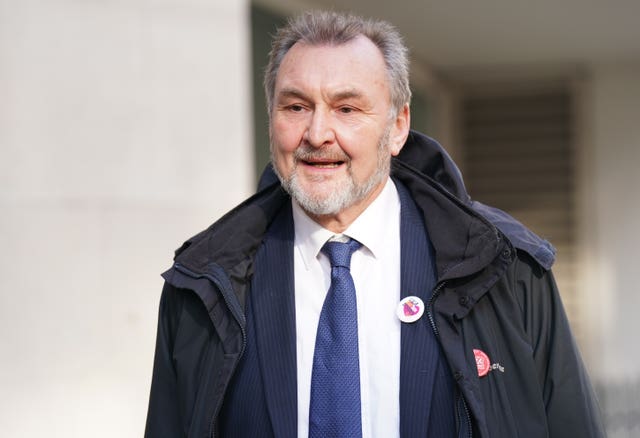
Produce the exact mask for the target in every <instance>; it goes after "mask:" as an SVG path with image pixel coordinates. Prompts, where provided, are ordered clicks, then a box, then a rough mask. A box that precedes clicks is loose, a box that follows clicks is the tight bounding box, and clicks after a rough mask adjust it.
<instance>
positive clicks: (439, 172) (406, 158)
mask: <svg viewBox="0 0 640 438" xmlns="http://www.w3.org/2000/svg"><path fill="white" fill-rule="evenodd" d="M396 159H397V160H398V161H401V162H402V163H404V164H406V165H407V166H408V167H410V168H413V169H415V170H417V171H418V172H420V173H422V174H424V175H425V176H427V177H428V178H430V179H431V180H432V181H434V182H436V183H437V184H438V185H440V186H441V187H442V188H444V189H445V190H446V191H447V192H448V193H450V194H451V195H453V196H455V197H456V198H457V199H458V200H459V201H460V202H462V203H463V204H464V205H466V206H468V207H470V208H471V209H473V210H474V211H476V212H477V213H479V214H480V215H481V216H483V217H484V218H485V219H487V220H488V221H489V222H491V223H492V224H493V225H494V226H496V227H497V228H498V229H499V230H500V231H501V232H502V233H503V234H504V235H505V236H506V237H507V238H508V239H509V241H510V242H511V244H512V245H513V246H514V247H515V248H517V249H519V250H522V251H525V252H526V253H528V254H529V255H530V256H531V257H533V258H534V259H535V260H536V261H537V262H538V263H539V264H540V265H541V266H542V267H544V268H545V269H547V270H549V269H551V266H552V265H553V263H554V262H555V254H556V250H555V248H554V247H553V246H552V245H551V243H549V242H548V241H546V240H544V239H542V238H540V237H539V236H537V235H536V234H535V233H533V232H532V231H531V230H529V229H528V228H527V227H525V226H524V225H523V224H522V223H521V222H519V221H518V220H517V219H515V218H513V217H512V216H511V215H509V214H508V213H506V212H504V211H502V210H500V209H498V208H495V207H491V206H488V205H485V204H483V203H481V202H478V201H474V200H473V199H471V196H470V195H469V193H468V192H467V189H466V187H465V185H464V179H463V177H462V173H461V172H460V169H459V168H458V166H457V165H456V164H455V162H454V161H453V159H451V157H450V156H449V154H448V153H447V151H446V150H445V149H444V148H443V147H442V146H441V145H440V144H439V143H438V142H437V141H436V140H434V139H432V138H431V137H428V136H426V135H424V134H422V133H420V132H418V131H414V130H411V131H410V132H409V137H408V138H407V141H406V143H405V144H404V146H403V147H402V150H401V151H400V154H399V155H398V157H397V158H396ZM277 181H278V178H277V176H276V175H275V173H274V172H273V168H272V167H271V164H268V165H267V167H266V168H265V170H264V171H263V173H262V176H261V177H260V181H259V182H258V190H261V189H263V188H265V187H267V186H269V185H271V184H273V183H276V182H277Z"/></svg>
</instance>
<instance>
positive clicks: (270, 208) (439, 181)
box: [145, 131, 604, 438]
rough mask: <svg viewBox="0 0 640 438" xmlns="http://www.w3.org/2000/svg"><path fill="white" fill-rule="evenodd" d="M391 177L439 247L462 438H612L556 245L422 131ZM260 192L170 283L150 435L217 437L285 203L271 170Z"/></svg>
mask: <svg viewBox="0 0 640 438" xmlns="http://www.w3.org/2000/svg"><path fill="white" fill-rule="evenodd" d="M391 174H392V177H393V178H395V179H397V180H399V181H400V182H402V183H403V184H404V185H405V186H406V187H407V188H408V190H409V192H410V193H411V196H412V197H413V199H414V201H415V203H416V204H417V206H418V207H419V209H420V210H421V212H422V216H423V220H424V223H425V226H426V228H427V230H428V232H429V236H430V237H431V241H432V242H431V243H432V245H433V247H434V250H435V255H436V270H437V276H438V281H437V286H436V287H435V289H434V291H433V295H432V299H431V300H430V301H429V303H428V304H427V309H426V314H427V316H428V318H429V323H430V324H431V327H432V329H433V330H434V332H435V333H436V336H437V339H438V341H439V342H440V345H441V347H442V351H443V354H444V355H445V357H446V360H447V362H448V364H449V367H450V369H451V373H452V375H453V377H454V380H455V382H456V390H457V399H458V400H459V403H458V409H457V412H458V431H459V433H458V436H460V437H462V436H468V437H483V438H486V437H505V438H510V437H532V438H533V437H554V438H560V437H563V438H564V437H573V436H575V437H600V436H604V432H603V429H602V425H601V423H600V415H599V411H598V408H597V404H596V399H595V396H594V394H593V390H592V388H591V385H590V382H589V380H588V377H587V374H586V372H585V369H584V366H583V364H582V361H581V359H580V356H579V353H578V350H577V347H576V345H575V342H574V340H573V337H572V334H571V331H570V328H569V324H568V321H567V318H566V315H565V313H564V310H563V307H562V303H561V300H560V297H559V294H558V291H557V288H556V285H555V282H554V279H553V276H552V274H551V272H550V270H549V269H550V267H551V265H552V264H553V261H554V254H555V251H554V249H553V247H552V246H551V245H550V244H549V243H548V242H546V241H543V240H542V239H540V238H538V237H537V236H535V234H533V233H531V232H530V231H529V230H527V229H526V228H525V227H524V226H522V225H521V224H520V223H518V222H517V221H516V220H515V219H513V218H511V217H510V216H509V215H507V214H506V213H504V212H502V211H500V210H498V209H495V208H492V207H488V206H486V205H483V204H481V203H478V202H475V201H472V200H471V198H470V197H469V195H468V194H467V192H466V190H465V188H464V184H463V181H462V177H461V175H460V172H459V170H458V169H457V167H456V166H455V164H454V163H453V161H452V160H451V159H450V158H449V156H448V155H447V154H446V152H445V151H444V150H443V149H442V148H441V147H440V145H438V144H437V143H436V142H435V141H433V140H432V139H430V138H428V137H426V136H424V135H422V134H419V133H417V132H415V131H412V132H411V133H410V135H409V138H408V140H407V142H406V144H405V146H404V147H403V150H402V152H401V154H400V155H399V156H398V157H397V158H394V159H393V162H392V171H391ZM260 188H261V189H260V190H259V191H258V193H256V194H255V195H254V196H252V197H251V198H249V199H248V200H246V201H245V202H243V203H242V204H240V205H239V206H237V207H236V208H235V209H233V210H232V211H230V212H229V213H228V214H226V215H225V216H224V217H222V218H221V219H220V220H218V221H217V222H216V223H214V224H213V225H211V226H210V227H209V228H208V229H207V230H205V231H203V232H201V233H200V234H198V235H196V236H194V237H193V238H191V239H189V240H188V241H187V242H185V244H183V245H182V247H181V248H179V249H178V250H177V251H176V257H175V260H174V264H173V266H172V267H171V269H169V270H168V271H167V272H165V273H164V274H163V277H164V279H165V285H164V288H163V292H162V296H161V300H160V315H159V322H158V335H157V341H156V354H155V360H154V369H153V379H152V386H151V395H150V401H149V411H148V416H147V427H146V434H145V436H146V437H147V438H156V437H190V438H191V437H198V438H204V437H212V436H215V434H216V431H217V422H216V421H217V416H218V413H219V411H220V408H221V406H222V402H223V400H224V396H225V391H226V390H227V387H228V385H229V382H230V380H231V378H232V376H233V372H234V369H235V367H236V365H237V364H238V361H239V360H240V358H241V356H242V354H243V351H244V347H245V345H246V330H245V327H246V320H245V314H244V308H245V303H246V297H247V296H248V288H249V285H250V282H251V275H252V272H253V257H254V255H255V253H256V251H257V249H258V247H259V246H260V244H261V241H262V237H263V235H264V233H265V232H266V230H267V229H268V227H269V224H270V223H271V221H272V219H273V218H274V217H275V215H276V214H277V213H278V211H279V210H280V209H281V208H282V207H283V206H284V205H285V204H286V203H289V202H290V198H289V196H288V195H287V194H286V193H285V192H284V190H283V189H282V188H281V186H280V184H279V183H278V181H277V179H276V178H275V177H274V175H273V173H272V172H269V171H267V172H265V174H264V175H263V178H262V179H261V182H260ZM480 374H482V376H481V375H480Z"/></svg>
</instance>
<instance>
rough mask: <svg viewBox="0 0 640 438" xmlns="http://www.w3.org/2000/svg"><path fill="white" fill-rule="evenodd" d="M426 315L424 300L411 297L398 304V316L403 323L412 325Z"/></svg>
mask: <svg viewBox="0 0 640 438" xmlns="http://www.w3.org/2000/svg"><path fill="white" fill-rule="evenodd" d="M423 314H424V303H423V302H422V300H421V299H420V298H418V297H415V296H409V297H406V298H403V299H402V300H401V301H400V303H398V308H397V309H396V315H397V316H398V319H399V320H400V321H402V322H406V323H412V322H416V321H417V320H419V319H420V318H421V317H422V315H423Z"/></svg>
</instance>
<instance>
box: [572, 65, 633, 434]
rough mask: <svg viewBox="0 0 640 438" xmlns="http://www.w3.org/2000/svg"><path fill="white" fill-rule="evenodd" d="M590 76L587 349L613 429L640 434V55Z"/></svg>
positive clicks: (585, 250) (586, 171) (587, 106)
mask: <svg viewBox="0 0 640 438" xmlns="http://www.w3.org/2000/svg"><path fill="white" fill-rule="evenodd" d="M586 83H587V87H586V90H587V95H586V96H587V98H586V99H585V106H584V108H585V109H586V111H587V114H586V117H585V119H584V120H585V122H586V123H585V126H584V128H585V129H584V132H585V133H586V138H585V144H586V145H587V147H588V149H587V151H588V152H587V156H586V160H585V161H584V167H583V169H584V172H583V177H582V184H583V186H582V190H583V197H582V199H583V201H582V204H583V208H582V215H581V220H582V222H583V224H584V227H583V229H582V239H581V240H582V242H583V243H584V247H583V248H582V249H583V251H582V255H583V257H584V260H583V263H581V264H580V266H581V269H582V271H581V272H580V273H579V278H580V280H581V282H582V287H583V290H584V291H585V294H584V295H583V303H582V304H583V307H584V308H585V310H586V312H585V314H586V315H588V318H587V319H586V321H587V323H586V324H585V327H584V328H585V330H588V332H589V333H587V334H586V336H585V338H586V339H588V340H589V343H588V345H586V353H587V357H588V362H589V365H590V369H591V374H592V376H593V377H594V380H595V381H596V382H598V383H599V384H600V385H602V388H603V389H602V396H603V400H602V401H603V405H604V407H605V411H606V412H605V414H606V415H605V417H606V418H607V420H608V422H609V423H610V429H609V432H610V436H612V437H614V436H616V437H617V436H620V437H626V436H638V435H637V433H640V425H639V424H638V423H637V415H638V413H640V402H639V401H638V396H637V391H638V390H640V348H639V347H638V346H639V345H640V344H639V343H638V334H639V331H640V317H639V316H638V309H639V308H640V280H639V279H640V277H639V275H640V264H639V263H638V251H639V248H640V228H639V227H640V112H639V110H638V108H640V62H627V63H624V64H601V65H597V66H595V67H594V68H593V69H592V72H591V74H590V75H589V78H588V80H587V81H586ZM633 418H635V419H636V420H633ZM631 429H633V432H632V430H631Z"/></svg>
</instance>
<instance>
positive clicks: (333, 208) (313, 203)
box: [273, 126, 391, 216]
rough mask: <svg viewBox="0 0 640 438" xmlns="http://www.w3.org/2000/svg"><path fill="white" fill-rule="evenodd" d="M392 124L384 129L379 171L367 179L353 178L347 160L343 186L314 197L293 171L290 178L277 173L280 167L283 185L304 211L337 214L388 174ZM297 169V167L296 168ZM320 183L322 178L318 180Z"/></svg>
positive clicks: (355, 201)
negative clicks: (346, 174) (359, 180)
mask: <svg viewBox="0 0 640 438" xmlns="http://www.w3.org/2000/svg"><path fill="white" fill-rule="evenodd" d="M390 133H391V127H390V126H389V127H388V128H387V129H385V132H384V134H383V135H382V137H381V138H380V140H379V142H378V147H377V151H376V152H377V154H378V165H377V170H376V172H375V173H374V174H373V175H371V176H370V177H369V178H368V179H367V180H365V181H363V182H362V183H360V184H358V183H356V181H355V180H354V178H353V174H352V171H351V161H350V160H347V173H348V175H349V178H348V179H347V180H346V183H345V184H343V185H342V186H340V187H332V190H331V191H330V193H328V194H327V195H325V196H312V195H310V194H309V193H306V192H305V191H304V190H303V188H302V187H301V186H300V184H299V182H298V178H297V176H296V172H295V171H294V172H292V173H291V176H289V178H286V179H285V178H283V177H282V176H281V175H280V173H279V172H278V169H277V166H275V165H274V166H273V168H274V170H275V173H276V175H277V176H278V178H279V179H280V183H281V184H282V187H283V188H284V189H285V190H286V191H287V193H289V195H291V197H292V198H293V199H294V200H295V201H296V202H297V203H298V204H299V205H300V207H302V209H303V210H304V211H306V212H307V213H310V214H312V215H316V216H325V215H334V214H337V213H339V212H341V211H342V210H344V209H346V208H348V207H350V206H352V205H354V204H356V203H357V202H360V201H362V200H363V199H365V198H366V197H367V196H368V195H369V194H370V193H371V191H372V190H373V189H374V188H376V187H378V185H380V184H381V183H382V182H383V181H385V180H386V179H387V178H388V177H389V172H390V169H391V156H390V154H389V151H388V147H387V146H388V143H389V137H390ZM294 170H295V169H294ZM318 182H320V181H318Z"/></svg>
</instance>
